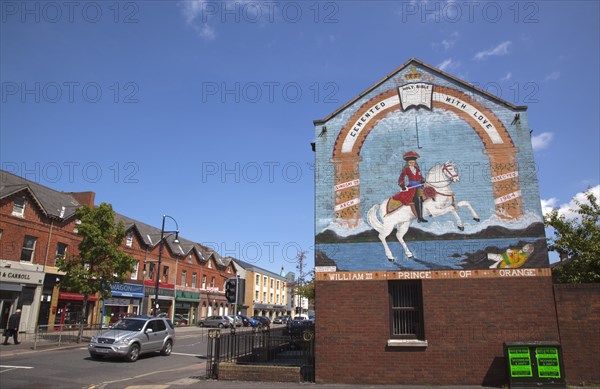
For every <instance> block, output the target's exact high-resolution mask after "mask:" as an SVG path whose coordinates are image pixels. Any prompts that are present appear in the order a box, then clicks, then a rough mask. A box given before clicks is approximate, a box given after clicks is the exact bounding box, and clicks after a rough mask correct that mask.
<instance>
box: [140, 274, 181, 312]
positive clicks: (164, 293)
mask: <svg viewBox="0 0 600 389" xmlns="http://www.w3.org/2000/svg"><path fill="white" fill-rule="evenodd" d="M144 295H145V299H146V300H147V301H150V306H149V307H147V312H146V314H148V315H151V314H152V313H153V308H154V307H156V300H155V298H156V287H155V283H154V281H152V280H150V281H145V282H144ZM174 308H175V285H173V284H166V283H162V282H161V283H160V284H159V286H158V313H159V314H166V315H167V317H169V318H171V319H172V318H173V312H174Z"/></svg>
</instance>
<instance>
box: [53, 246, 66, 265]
mask: <svg viewBox="0 0 600 389" xmlns="http://www.w3.org/2000/svg"><path fill="white" fill-rule="evenodd" d="M67 247H68V245H67V244H66V243H61V242H58V243H57V244H56V257H55V260H57V261H58V260H59V259H60V258H63V257H64V256H65V255H67Z"/></svg>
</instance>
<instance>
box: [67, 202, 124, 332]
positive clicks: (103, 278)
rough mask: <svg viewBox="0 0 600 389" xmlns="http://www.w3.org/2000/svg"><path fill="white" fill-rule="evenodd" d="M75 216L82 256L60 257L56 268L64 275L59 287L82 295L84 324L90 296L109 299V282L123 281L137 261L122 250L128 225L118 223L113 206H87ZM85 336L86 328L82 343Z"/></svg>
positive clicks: (80, 330)
mask: <svg viewBox="0 0 600 389" xmlns="http://www.w3.org/2000/svg"><path fill="white" fill-rule="evenodd" d="M76 217H77V219H79V220H81V224H79V225H78V226H77V235H79V236H80V237H81V242H80V243H79V245H78V248H79V254H78V255H72V256H64V257H62V258H59V259H58V261H57V267H58V269H59V270H60V271H62V272H64V273H65V276H64V277H63V279H62V280H61V282H60V285H61V286H62V287H64V288H65V289H67V290H69V291H73V292H77V293H79V294H81V295H83V307H82V312H81V314H82V318H83V322H84V323H85V321H86V320H87V303H88V299H89V297H90V296H93V295H95V294H96V293H100V295H101V296H102V298H109V297H110V296H111V288H110V283H121V282H123V281H124V279H125V275H127V273H129V272H132V271H133V266H134V263H135V260H134V259H133V257H132V256H131V255H129V254H126V253H124V252H123V251H121V249H120V246H121V243H122V242H123V239H124V238H125V226H124V225H123V223H122V222H119V223H118V224H117V223H115V212H114V211H113V209H112V206H111V205H110V204H106V203H102V204H100V205H99V206H97V207H93V208H89V207H86V206H84V207H82V208H79V209H78V210H77V213H76ZM82 324H83V323H82ZM82 336H83V325H81V326H80V328H79V336H78V341H79V342H81V338H82Z"/></svg>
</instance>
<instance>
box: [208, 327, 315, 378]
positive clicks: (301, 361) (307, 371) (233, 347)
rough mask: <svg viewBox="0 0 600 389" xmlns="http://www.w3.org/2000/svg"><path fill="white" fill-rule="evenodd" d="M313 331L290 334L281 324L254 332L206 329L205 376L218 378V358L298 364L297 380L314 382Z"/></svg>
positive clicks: (228, 360)
mask: <svg viewBox="0 0 600 389" xmlns="http://www.w3.org/2000/svg"><path fill="white" fill-rule="evenodd" d="M313 335H314V334H313V333H310V334H309V333H307V334H301V335H300V336H290V335H288V334H287V333H285V329H284V328H278V329H271V330H269V331H256V332H244V333H239V332H235V331H234V332H229V331H228V330H209V332H208V346H207V353H206V378H208V379H218V377H219V363H220V362H235V363H238V364H261V365H265V364H266V365H278V366H300V374H301V377H300V378H301V380H302V381H304V382H314V379H315V376H314V356H315V353H314V351H315V349H314V336H313Z"/></svg>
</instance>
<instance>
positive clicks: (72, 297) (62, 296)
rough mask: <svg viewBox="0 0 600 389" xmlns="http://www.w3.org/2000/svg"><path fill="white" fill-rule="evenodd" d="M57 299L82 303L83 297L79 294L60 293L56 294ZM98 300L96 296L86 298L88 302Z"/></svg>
mask: <svg viewBox="0 0 600 389" xmlns="http://www.w3.org/2000/svg"><path fill="white" fill-rule="evenodd" d="M58 298H59V299H61V300H77V301H83V295H81V294H79V293H72V292H60V293H59V294H58ZM96 300H98V297H96V296H89V297H88V301H96Z"/></svg>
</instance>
